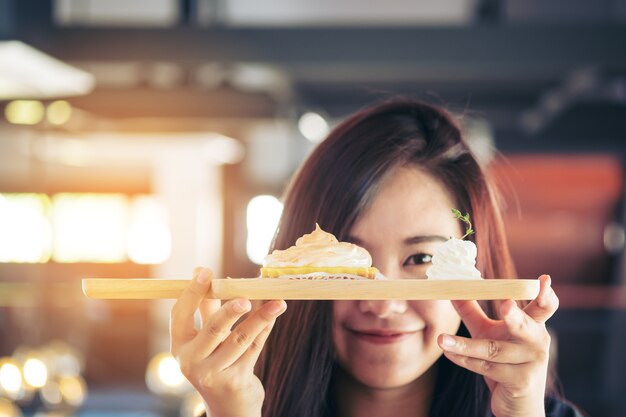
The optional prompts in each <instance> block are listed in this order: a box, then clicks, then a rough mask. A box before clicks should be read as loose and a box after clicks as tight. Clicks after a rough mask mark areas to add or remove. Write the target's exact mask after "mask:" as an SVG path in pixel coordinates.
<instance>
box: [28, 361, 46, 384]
mask: <svg viewBox="0 0 626 417" xmlns="http://www.w3.org/2000/svg"><path fill="white" fill-rule="evenodd" d="M23 369H24V380H25V381H26V383H27V384H28V385H29V386H31V387H33V388H42V387H43V386H44V385H46V382H47V381H48V368H47V367H46V364H45V363H43V361H42V360H41V359H39V358H28V359H27V360H26V362H24V368H23Z"/></svg>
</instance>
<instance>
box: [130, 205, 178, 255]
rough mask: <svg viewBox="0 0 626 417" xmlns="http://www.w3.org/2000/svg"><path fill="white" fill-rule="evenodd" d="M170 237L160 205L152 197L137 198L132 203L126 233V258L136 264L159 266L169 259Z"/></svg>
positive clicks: (164, 212)
mask: <svg viewBox="0 0 626 417" xmlns="http://www.w3.org/2000/svg"><path fill="white" fill-rule="evenodd" d="M171 251H172V236H171V233H170V228H169V223H168V216H167V213H166V211H165V208H164V207H163V205H162V204H159V202H158V201H157V200H155V199H154V198H152V197H148V196H142V197H137V198H135V200H134V201H133V203H132V208H131V222H130V228H129V231H128V257H129V258H130V260H131V261H133V262H135V263H138V264H159V263H162V262H164V261H166V260H167V258H169V256H170V253H171Z"/></svg>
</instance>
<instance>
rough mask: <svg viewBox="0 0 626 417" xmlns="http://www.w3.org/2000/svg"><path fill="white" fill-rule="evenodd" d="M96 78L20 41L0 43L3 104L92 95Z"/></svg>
mask: <svg viewBox="0 0 626 417" xmlns="http://www.w3.org/2000/svg"><path fill="white" fill-rule="evenodd" d="M94 86H95V78H94V77H93V75H91V74H89V73H88V72H86V71H83V70H81V69H78V68H76V67H73V66H71V65H68V64H66V63H64V62H62V61H59V60H58V59H56V58H53V57H51V56H50V55H47V54H45V53H43V52H41V51H39V50H37V49H35V48H33V47H31V46H29V45H27V44H25V43H23V42H20V41H15V40H12V41H0V100H12V99H26V98H32V99H35V98H38V99H51V98H58V97H70V96H79V95H84V94H87V93H89V92H90V91H91V90H92V89H93V88H94Z"/></svg>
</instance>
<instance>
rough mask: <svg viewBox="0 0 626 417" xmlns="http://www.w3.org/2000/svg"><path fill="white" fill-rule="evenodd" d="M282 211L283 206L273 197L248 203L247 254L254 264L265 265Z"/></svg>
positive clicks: (259, 197)
mask: <svg viewBox="0 0 626 417" xmlns="http://www.w3.org/2000/svg"><path fill="white" fill-rule="evenodd" d="M282 211H283V204H282V203H281V202H280V201H279V200H278V199H277V198H276V197H274V196H271V195H259V196H256V197H254V198H253V199H252V200H250V202H249V203H248V209H247V216H246V217H247V228H248V239H247V242H246V252H247V254H248V258H249V259H250V260H251V261H252V262H254V263H256V264H259V265H260V264H262V263H263V258H265V256H266V255H267V251H268V249H269V246H270V243H271V241H272V238H273V237H274V232H275V231H276V226H277V225H278V221H279V220H280V216H281V214H282Z"/></svg>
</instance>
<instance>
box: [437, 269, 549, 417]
mask: <svg viewBox="0 0 626 417" xmlns="http://www.w3.org/2000/svg"><path fill="white" fill-rule="evenodd" d="M539 281H540V290H539V295H538V296H537V298H536V299H534V300H533V301H532V302H531V303H530V304H528V305H527V306H526V307H525V308H524V309H520V308H519V307H518V306H517V304H516V303H515V302H514V301H512V300H506V301H504V302H502V303H501V304H500V309H499V310H500V311H499V312H500V317H501V318H502V319H501V320H492V319H490V318H488V317H487V315H486V314H485V312H484V311H483V310H482V308H481V307H480V305H479V304H478V302H476V301H453V302H452V303H453V305H454V308H455V309H456V311H457V312H458V313H459V315H460V316H461V319H462V320H463V322H464V323H465V326H466V327H467V329H468V330H469V332H470V334H471V336H472V337H471V338H465V337H460V336H454V335H440V336H439V338H438V339H437V342H438V343H439V346H440V347H441V348H442V349H443V351H444V355H445V356H446V357H447V358H448V359H450V360H451V361H452V362H454V363H455V364H457V365H459V366H462V367H464V368H466V369H469V370H470V371H473V372H476V373H478V374H481V375H483V376H484V377H485V381H486V382H487V386H488V387H489V389H490V390H491V411H492V412H493V414H494V415H495V416H496V417H517V416H524V417H534V416H541V417H544V416H545V410H544V395H545V389H546V378H547V373H548V358H549V350H550V335H549V334H548V331H547V330H546V326H545V322H546V320H548V319H549V318H550V317H551V316H552V315H553V314H554V312H555V311H556V309H557V308H558V305H559V299H558V298H557V296H556V294H555V293H554V291H553V290H552V287H551V286H550V277H549V276H547V275H542V276H541V277H539Z"/></svg>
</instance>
